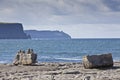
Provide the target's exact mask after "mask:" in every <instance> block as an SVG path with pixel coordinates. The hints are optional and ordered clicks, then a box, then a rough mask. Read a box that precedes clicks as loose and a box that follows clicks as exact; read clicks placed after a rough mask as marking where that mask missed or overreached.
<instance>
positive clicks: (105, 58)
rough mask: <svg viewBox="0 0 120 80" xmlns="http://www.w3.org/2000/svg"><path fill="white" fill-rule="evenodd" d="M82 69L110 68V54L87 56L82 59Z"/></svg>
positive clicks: (111, 62) (111, 60)
mask: <svg viewBox="0 0 120 80" xmlns="http://www.w3.org/2000/svg"><path fill="white" fill-rule="evenodd" d="M83 65H84V68H100V67H112V66H113V58H112V54H111V53H109V54H101V55H91V56H90V55H87V56H84V57H83Z"/></svg>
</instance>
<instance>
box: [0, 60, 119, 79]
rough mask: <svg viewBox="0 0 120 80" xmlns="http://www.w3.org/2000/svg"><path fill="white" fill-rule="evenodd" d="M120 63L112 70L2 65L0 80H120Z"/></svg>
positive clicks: (67, 65)
mask: <svg viewBox="0 0 120 80" xmlns="http://www.w3.org/2000/svg"><path fill="white" fill-rule="evenodd" d="M119 74H120V62H114V66H113V67H110V68H99V69H85V68H84V67H83V65H82V63H37V64H36V65H34V66H23V65H18V66H15V65H12V64H0V80H120V76H119Z"/></svg>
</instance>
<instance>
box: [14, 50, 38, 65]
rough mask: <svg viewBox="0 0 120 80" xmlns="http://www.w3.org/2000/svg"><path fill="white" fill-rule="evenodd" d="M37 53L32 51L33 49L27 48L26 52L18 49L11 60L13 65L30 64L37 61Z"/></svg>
mask: <svg viewBox="0 0 120 80" xmlns="http://www.w3.org/2000/svg"><path fill="white" fill-rule="evenodd" d="M36 60H37V54H35V53H34V52H33V49H28V51H27V53H25V51H21V50H20V51H19V52H18V53H17V55H16V57H15V60H14V61H13V64H14V65H32V64H34V63H36V62H37V61H36Z"/></svg>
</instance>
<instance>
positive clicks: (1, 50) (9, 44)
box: [0, 39, 120, 63]
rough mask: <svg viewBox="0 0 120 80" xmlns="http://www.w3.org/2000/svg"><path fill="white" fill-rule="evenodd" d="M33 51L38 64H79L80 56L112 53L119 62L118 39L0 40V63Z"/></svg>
mask: <svg viewBox="0 0 120 80" xmlns="http://www.w3.org/2000/svg"><path fill="white" fill-rule="evenodd" d="M28 48H32V49H34V52H35V53H37V55H38V61H39V62H81V60H82V56H84V55H88V54H89V55H93V54H101V53H112V55H113V59H114V60H117V61H119V60H120V39H72V40H0V63H11V62H12V61H13V59H14V57H15V55H16V53H17V52H18V51H19V50H20V49H21V50H27V49H28Z"/></svg>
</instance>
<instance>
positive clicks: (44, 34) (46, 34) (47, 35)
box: [25, 30, 71, 39]
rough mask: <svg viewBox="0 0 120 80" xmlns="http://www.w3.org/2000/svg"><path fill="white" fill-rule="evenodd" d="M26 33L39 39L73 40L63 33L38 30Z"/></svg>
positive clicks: (26, 31)
mask: <svg viewBox="0 0 120 80" xmlns="http://www.w3.org/2000/svg"><path fill="white" fill-rule="evenodd" d="M25 33H26V34H28V35H30V36H31V38H37V39H71V37H70V36H69V35H68V34H66V33H64V32H63V31H49V30H44V31H37V30H25Z"/></svg>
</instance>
